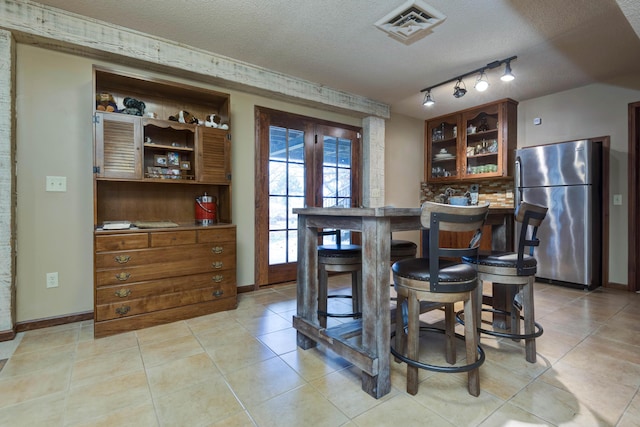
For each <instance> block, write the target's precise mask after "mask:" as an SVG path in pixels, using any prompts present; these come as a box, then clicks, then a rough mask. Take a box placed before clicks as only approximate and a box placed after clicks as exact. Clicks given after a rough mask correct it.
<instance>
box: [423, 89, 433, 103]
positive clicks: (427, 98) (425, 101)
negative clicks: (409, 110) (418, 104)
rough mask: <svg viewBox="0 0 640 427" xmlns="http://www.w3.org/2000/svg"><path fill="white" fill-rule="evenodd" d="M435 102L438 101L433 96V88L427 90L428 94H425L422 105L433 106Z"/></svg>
mask: <svg viewBox="0 0 640 427" xmlns="http://www.w3.org/2000/svg"><path fill="white" fill-rule="evenodd" d="M435 103H436V101H434V100H433V98H431V90H429V91H427V94H426V95H425V96H424V100H423V101H422V105H424V106H425V107H431V106H432V105H433V104H435Z"/></svg>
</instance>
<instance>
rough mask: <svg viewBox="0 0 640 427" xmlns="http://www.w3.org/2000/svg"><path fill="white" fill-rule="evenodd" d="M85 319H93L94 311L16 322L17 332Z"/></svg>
mask: <svg viewBox="0 0 640 427" xmlns="http://www.w3.org/2000/svg"><path fill="white" fill-rule="evenodd" d="M84 320H93V311H86V312H84V313H75V314H69V315H67V316H60V317H47V318H45V319H36V320H28V321H26V322H18V323H16V332H26V331H33V330H34V329H42V328H48V327H51V326H58V325H65V324H67V323H75V322H81V321H84Z"/></svg>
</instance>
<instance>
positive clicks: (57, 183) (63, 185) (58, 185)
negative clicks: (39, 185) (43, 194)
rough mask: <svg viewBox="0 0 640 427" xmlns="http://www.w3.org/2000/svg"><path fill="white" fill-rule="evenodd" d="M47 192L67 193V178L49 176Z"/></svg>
mask: <svg viewBox="0 0 640 427" xmlns="http://www.w3.org/2000/svg"><path fill="white" fill-rule="evenodd" d="M45 189H46V191H60V192H64V191H67V177H66V176H48V177H47V184H46V187H45Z"/></svg>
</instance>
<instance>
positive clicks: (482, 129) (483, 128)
mask: <svg viewBox="0 0 640 427" xmlns="http://www.w3.org/2000/svg"><path fill="white" fill-rule="evenodd" d="M488 130H489V124H488V123H487V118H486V117H483V118H482V119H480V126H478V132H486V131H488Z"/></svg>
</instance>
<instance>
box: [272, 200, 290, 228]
mask: <svg viewBox="0 0 640 427" xmlns="http://www.w3.org/2000/svg"><path fill="white" fill-rule="evenodd" d="M286 228H287V198H286V197H274V196H271V197H269V230H285V229H286Z"/></svg>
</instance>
